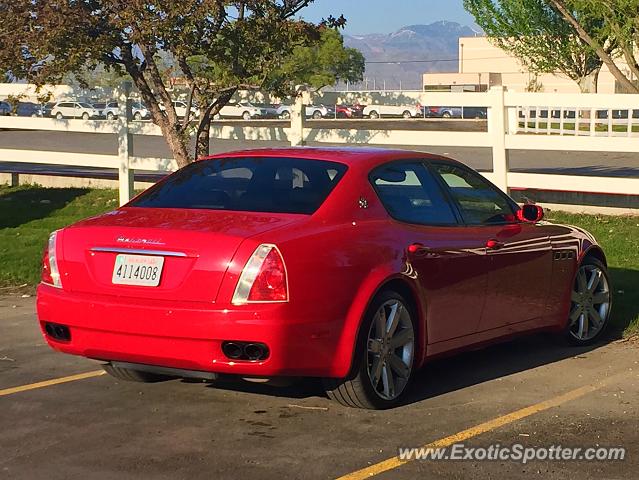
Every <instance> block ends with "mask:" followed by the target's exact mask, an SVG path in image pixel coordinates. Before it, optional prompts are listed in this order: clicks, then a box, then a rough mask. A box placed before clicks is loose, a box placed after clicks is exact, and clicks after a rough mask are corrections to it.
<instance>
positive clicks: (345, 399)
mask: <svg viewBox="0 0 639 480" xmlns="http://www.w3.org/2000/svg"><path fill="white" fill-rule="evenodd" d="M392 300H395V301H399V302H401V303H402V304H403V306H404V307H405V309H406V311H407V312H408V314H409V316H410V323H411V325H412V329H413V335H414V337H415V332H416V329H415V315H414V313H413V311H412V309H411V306H410V303H408V302H407V301H406V300H405V299H404V297H402V296H401V295H400V294H398V293H397V292H394V291H390V290H387V291H382V292H380V293H379V294H378V295H377V296H376V297H375V299H374V300H373V301H372V302H371V305H370V307H369V309H368V311H367V312H366V316H365V318H364V321H363V322H362V326H361V329H360V332H359V335H358V339H357V345H356V351H355V357H354V359H353V366H352V372H351V374H350V375H349V376H348V377H347V378H341V379H340V378H328V379H324V380H323V383H324V389H325V391H326V395H327V396H328V398H330V399H331V400H334V401H336V402H338V403H340V404H342V405H344V406H347V407H354V408H366V409H371V410H383V409H388V408H393V407H396V406H397V405H399V404H400V403H401V402H402V401H403V397H404V395H405V393H406V391H407V389H408V386H409V385H410V383H411V380H412V377H413V373H414V370H415V369H414V368H413V364H414V356H415V347H414V343H415V342H414V341H413V359H412V360H411V365H410V374H409V376H408V379H407V380H406V384H405V386H404V387H403V389H402V391H401V393H400V394H399V395H398V396H397V397H396V398H394V399H393V400H387V399H384V398H382V397H380V395H379V394H378V393H377V392H376V390H375V388H374V386H373V384H372V382H371V380H370V376H369V373H368V355H367V342H368V333H369V331H370V329H371V325H372V323H373V320H374V316H375V314H376V313H377V311H378V310H379V309H380V307H381V306H382V305H384V304H385V303H386V302H388V301H392Z"/></svg>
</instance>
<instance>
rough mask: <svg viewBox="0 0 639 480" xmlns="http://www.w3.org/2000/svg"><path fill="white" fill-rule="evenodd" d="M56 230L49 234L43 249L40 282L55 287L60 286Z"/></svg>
mask: <svg viewBox="0 0 639 480" xmlns="http://www.w3.org/2000/svg"><path fill="white" fill-rule="evenodd" d="M57 236H58V232H53V233H52V234H51V235H50V236H49V241H48V242H47V245H46V247H45V249H44V254H43V255H42V275H41V280H42V283H46V284H47V285H51V286H53V287H56V288H62V281H61V280H60V270H59V268H58V258H57V250H56V239H57Z"/></svg>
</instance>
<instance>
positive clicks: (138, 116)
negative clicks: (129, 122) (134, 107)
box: [133, 112, 142, 122]
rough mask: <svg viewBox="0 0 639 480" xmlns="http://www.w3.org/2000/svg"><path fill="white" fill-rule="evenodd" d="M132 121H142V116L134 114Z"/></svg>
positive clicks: (138, 113)
mask: <svg viewBox="0 0 639 480" xmlns="http://www.w3.org/2000/svg"><path fill="white" fill-rule="evenodd" d="M133 120H135V121H137V122H139V121H140V120H142V114H141V113H140V112H135V115H133Z"/></svg>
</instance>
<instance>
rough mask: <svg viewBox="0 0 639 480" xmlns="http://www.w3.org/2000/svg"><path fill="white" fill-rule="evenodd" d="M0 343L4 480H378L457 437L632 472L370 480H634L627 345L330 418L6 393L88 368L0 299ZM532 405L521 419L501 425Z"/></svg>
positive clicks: (306, 403) (524, 349) (147, 388)
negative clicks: (573, 450) (602, 458)
mask: <svg viewBox="0 0 639 480" xmlns="http://www.w3.org/2000/svg"><path fill="white" fill-rule="evenodd" d="M0 332H2V335H0V431H1V432H2V435H0V452H2V454H1V455H0V472H1V473H0V477H2V478H6V479H65V480H67V479H82V480H85V479H87V478H90V479H92V480H93V479H105V480H107V479H108V480H112V479H114V478H118V479H145V478H152V479H176V478H188V479H200V478H202V479H211V478H220V479H226V478H229V479H236V478H250V479H263V478H300V479H316V478H317V479H330V478H337V477H340V476H342V475H345V474H347V473H351V472H354V471H357V470H359V469H362V468H365V467H371V466H372V467H371V468H373V470H375V471H380V467H379V465H377V464H378V462H381V461H384V460H387V459H389V458H392V457H394V456H395V455H396V453H397V448H398V447H404V446H405V447H413V446H421V445H424V444H426V443H429V442H432V441H434V440H437V439H441V438H445V437H447V436H449V435H451V434H455V433H457V432H463V431H466V432H471V436H470V438H468V439H467V440H465V441H464V443H465V444H466V445H468V446H470V447H487V446H488V445H489V444H491V443H499V444H500V445H502V446H504V445H510V444H514V443H521V444H523V445H525V446H551V445H559V444H560V445H563V446H593V445H606V446H625V447H626V448H627V449H628V452H627V459H626V460H625V461H624V462H578V461H577V462H548V461H534V462H532V463H530V464H527V465H521V464H519V463H514V462H507V461H498V462H477V461H461V462H460V461H457V462H432V461H430V462H423V461H419V462H411V463H409V464H406V465H403V466H400V467H399V468H393V469H391V470H389V471H387V472H385V473H381V474H380V475H379V477H373V478H380V479H413V478H425V479H426V478H427V479H463V478H484V479H502V478H544V479H549V480H567V479H568V480H570V479H579V480H588V479H597V480H600V479H602V478H606V479H631V478H636V472H637V469H638V468H639V430H638V429H637V418H638V416H639V362H638V360H639V359H638V356H637V345H633V344H631V343H626V344H620V343H613V344H608V345H604V346H600V347H599V348H595V349H572V348H565V347H563V346H560V345H558V344H557V343H555V342H553V341H552V340H550V339H549V338H548V337H545V336H536V337H531V338H528V339H522V340H518V341H516V342H511V343H508V344H504V345H501V346H496V347H491V348H489V349H486V350H483V351H478V352H473V353H467V354H464V355H462V356H458V357H454V358H451V359H447V360H440V361H437V362H434V363H432V364H430V366H428V367H426V368H425V369H424V370H423V371H422V372H421V373H419V375H418V377H417V381H416V384H415V386H414V388H413V389H412V391H411V392H410V401H409V403H408V404H407V405H405V406H403V407H401V408H397V409H394V410H391V411H385V412H371V411H361V410H354V409H347V408H343V407H340V406H338V405H335V404H333V403H331V402H330V401H328V400H327V399H326V398H324V397H323V395H322V394H321V392H320V391H319V389H318V388H317V386H316V385H315V384H313V383H310V382H307V383H304V384H300V385H298V386H296V387H295V388H287V389H275V388H273V387H265V386H260V385H254V384H243V385H242V384H218V385H215V386H211V385H207V384H203V383H187V382H180V381H172V382H166V383H159V384H149V385H146V384H131V383H126V382H118V381H116V380H114V379H112V378H110V377H107V376H99V377H93V378H88V379H84V380H78V381H73V382H68V383H62V384H57V385H50V386H46V387H43V388H37V389H32V390H28V391H21V392H17V393H10V391H9V390H7V389H8V388H11V387H16V386H21V385H28V384H32V383H33V382H41V381H44V380H49V379H55V378H60V377H66V376H69V375H73V374H77V373H80V372H87V371H95V370H96V365H95V364H93V363H91V362H89V361H87V360H84V359H81V358H76V357H71V356H67V355H63V354H59V353H55V352H53V351H51V350H50V349H49V348H48V347H47V346H46V345H45V344H44V341H43V339H42V338H41V336H40V333H39V331H38V328H37V324H36V319H35V315H34V301H33V299H32V298H20V297H16V296H14V297H7V296H5V297H0ZM602 380H605V381H607V383H605V384H603V385H601V384H599V382H600V381H602ZM584 385H592V388H587V389H581V387H582V386H584ZM575 389H578V390H575ZM7 392H9V393H7ZM567 392H571V393H570V394H569V395H567V396H566V395H565V394H566V393H567ZM549 399H554V400H553V401H554V403H552V402H551V403H550V404H543V403H542V404H540V403H539V402H543V401H546V400H549ZM531 405H536V407H535V408H534V409H532V410H530V409H529V410H525V411H524V412H528V413H530V412H532V414H531V415H529V416H527V417H525V418H522V419H520V420H517V421H512V419H511V420H508V419H509V417H504V415H505V414H508V413H510V412H514V411H518V410H519V409H522V408H526V407H529V406H531ZM537 410H540V411H539V412H538V413H534V412H535V411H537ZM495 419H498V420H497V422H495ZM504 419H505V420H506V422H505V423H504V424H503V425H502V426H499V422H500V421H501V422H502V423H503V421H504ZM481 422H490V423H489V427H488V429H487V431H486V432H484V433H482V434H479V433H478V431H477V430H476V429H475V430H468V429H469V427H473V426H475V425H477V424H479V423H481ZM509 422H510V423H509ZM385 465H386V464H385Z"/></svg>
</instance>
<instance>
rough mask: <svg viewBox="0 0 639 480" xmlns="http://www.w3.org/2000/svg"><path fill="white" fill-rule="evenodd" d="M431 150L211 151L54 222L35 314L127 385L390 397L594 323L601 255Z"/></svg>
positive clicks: (60, 344) (574, 233) (592, 244)
mask: <svg viewBox="0 0 639 480" xmlns="http://www.w3.org/2000/svg"><path fill="white" fill-rule="evenodd" d="M542 215H543V212H542V210H541V208H539V207H537V206H535V205H524V206H523V207H519V206H518V205H517V204H516V203H515V202H514V201H513V200H512V199H510V198H509V197H508V196H507V195H506V194H504V193H503V192H502V191H501V190H499V189H498V188H496V187H495V186H494V185H492V184H491V183H490V182H488V181H487V180H486V179H485V178H484V177H482V176H481V175H479V174H478V173H476V172H475V171H473V170H471V169H470V168H468V167H466V166H464V165H463V164H461V163H458V162H456V161H453V160H450V159H447V158H443V157H438V156H434V155H429V154H424V153H417V152H408V151H392V150H378V149H367V148H356V149H330V148H325V149H324V148H323V149H316V148H288V149H272V150H254V151H244V152H234V153H229V154H223V155H216V156H213V157H209V158H206V159H203V160H200V161H197V162H195V163H193V164H191V165H188V166H187V167H185V168H182V169H181V170H179V171H177V172H175V173H173V174H172V175H170V176H168V177H166V178H165V179H164V180H162V181H161V182H159V183H157V184H156V185H154V186H153V187H151V188H149V189H148V190H146V191H145V192H144V193H142V194H141V195H139V196H138V197H136V198H135V199H134V200H132V201H131V202H130V203H128V204H127V205H125V206H124V207H122V208H119V209H117V210H115V211H112V212H109V213H105V214H104V215H100V216H97V217H93V218H89V219H87V220H83V221H81V222H79V223H76V224H74V225H71V226H69V227H67V228H64V229H62V230H58V231H57V232H54V233H53V234H52V235H51V237H50V239H49V243H48V246H47V248H46V251H45V254H44V258H43V269H42V283H41V284H40V286H39V288H38V317H39V321H40V326H41V328H42V332H43V334H44V336H45V338H46V340H47V342H48V343H49V344H50V345H51V346H52V347H53V348H55V349H57V350H60V351H62V352H66V353H71V354H75V355H82V356H85V357H88V358H91V359H96V360H99V361H101V362H103V364H104V368H105V370H106V371H107V372H108V373H110V374H111V375H113V376H115V377H117V378H120V379H124V380H136V381H157V380H161V379H165V378H175V377H199V378H210V379H213V378H216V377H217V376H219V375H230V376H236V377H239V378H246V377H251V378H272V377H283V376H289V377H293V376H296V377H299V376H303V377H318V378H321V379H323V382H324V385H325V386H326V390H327V393H328V395H329V396H330V397H331V398H333V399H335V400H337V401H339V402H341V403H343V404H345V405H350V406H353V407H365V408H388V407H391V406H393V405H396V404H397V403H398V402H400V401H401V399H402V395H403V394H404V393H405V392H406V388H407V385H408V384H409V382H410V381H411V378H412V376H413V373H414V372H415V371H416V370H417V369H418V368H419V367H420V366H422V365H423V364H424V362H426V361H428V360H429V359H431V358H433V357H435V356H437V355H440V354H443V353H447V352H451V351H454V350H461V349H464V348H466V347H468V346H471V345H477V344H480V343H487V342H490V341H494V340H496V339H500V338H504V337H508V336H511V335H513V334H517V333H522V332H528V331H533V330H553V331H556V332H559V333H562V334H564V335H565V336H566V338H567V339H568V340H570V341H572V342H573V343H577V344H586V343H590V342H593V341H594V340H595V339H597V338H598V337H599V336H600V335H601V333H602V331H603V329H604V327H605V326H606V324H607V322H608V318H609V316H610V309H611V294H610V291H611V288H610V282H609V279H608V274H607V271H606V259H605V256H604V253H603V251H602V250H601V248H600V247H599V246H598V245H597V243H596V241H595V239H594V238H593V237H592V236H591V235H590V234H588V233H587V232H585V231H583V230H581V229H578V228H574V227H568V226H562V225H554V224H551V223H547V222H543V221H541V219H542Z"/></svg>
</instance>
